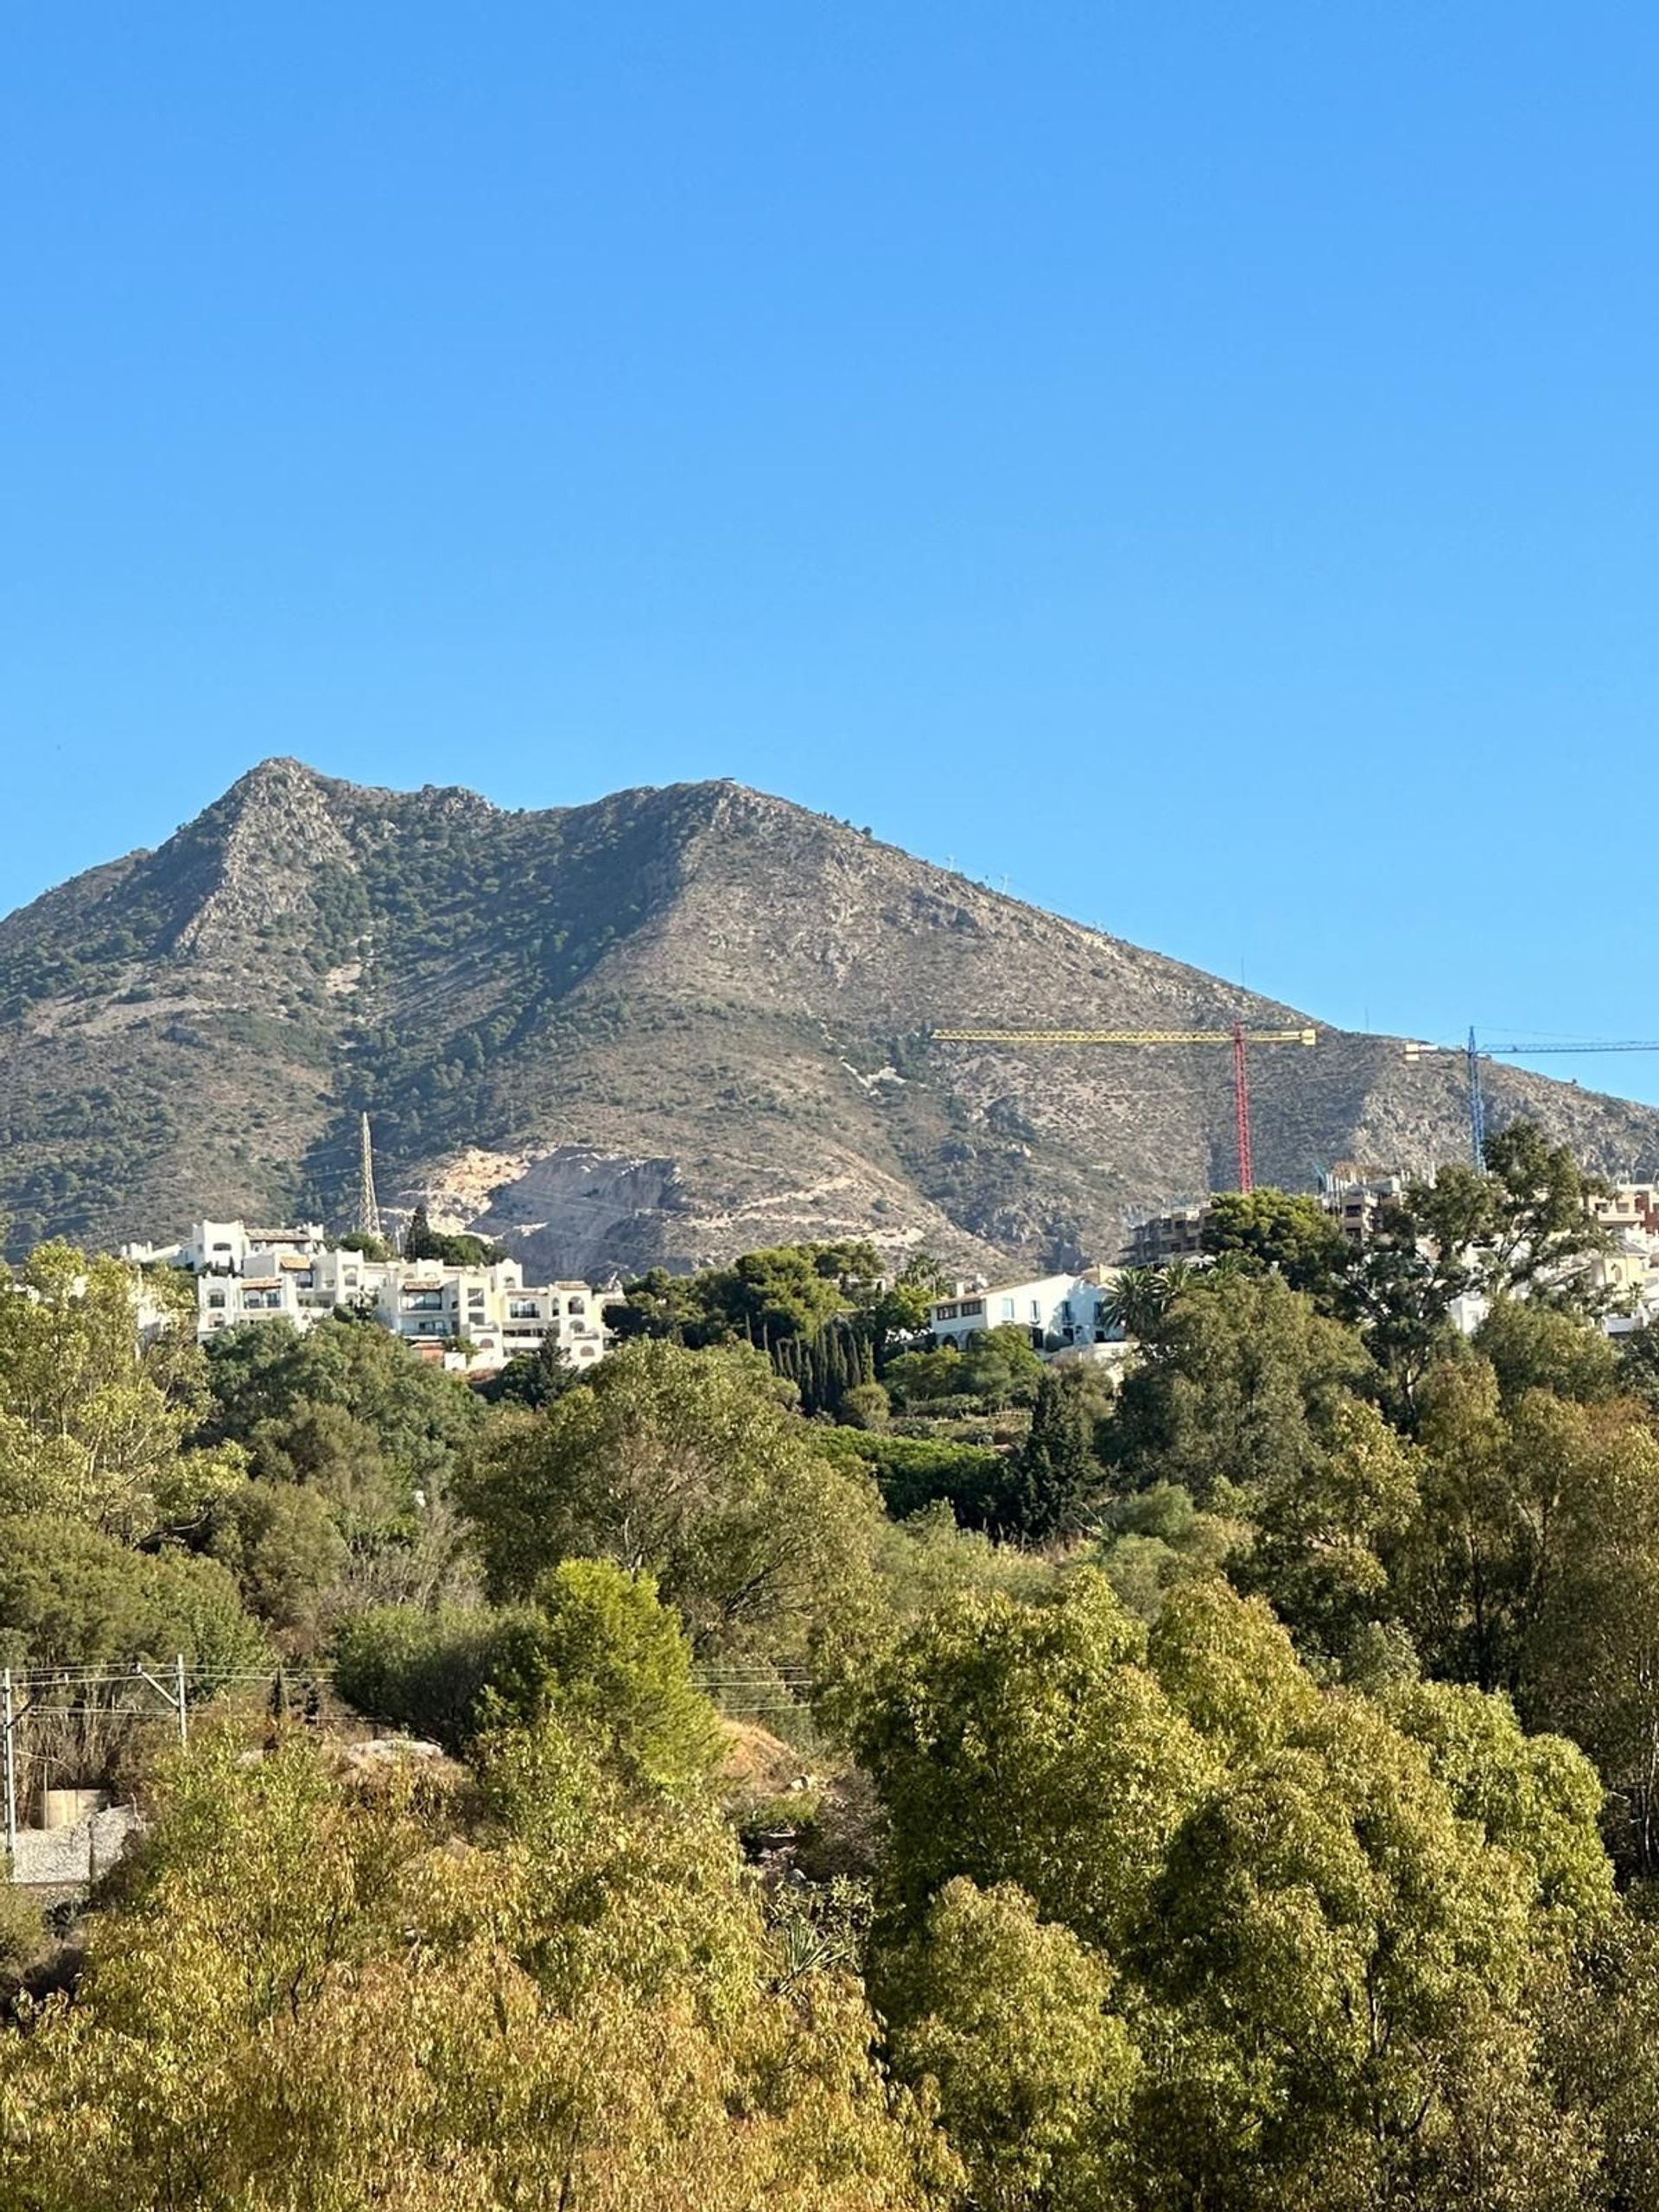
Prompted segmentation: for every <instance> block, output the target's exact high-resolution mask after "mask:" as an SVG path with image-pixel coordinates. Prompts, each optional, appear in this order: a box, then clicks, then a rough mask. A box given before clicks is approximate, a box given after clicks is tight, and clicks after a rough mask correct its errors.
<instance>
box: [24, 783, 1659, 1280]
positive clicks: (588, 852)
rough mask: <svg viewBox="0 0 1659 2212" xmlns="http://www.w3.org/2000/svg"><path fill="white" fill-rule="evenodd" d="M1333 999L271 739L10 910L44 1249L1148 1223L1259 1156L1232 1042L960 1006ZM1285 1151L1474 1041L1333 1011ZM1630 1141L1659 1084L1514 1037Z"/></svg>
mask: <svg viewBox="0 0 1659 2212" xmlns="http://www.w3.org/2000/svg"><path fill="white" fill-rule="evenodd" d="M1240 1015H1242V1016H1243V1019H1244V1020H1246V1021H1248V1022H1249V1023H1250V1024H1251V1025H1252V1026H1266V1027H1283V1026H1286V1025H1292V1024H1298V1023H1300V1022H1302V1021H1304V1020H1308V1019H1310V1018H1311V1017H1308V1016H1305V1015H1303V1014H1300V1012H1298V1011H1297V1010H1295V1009H1293V1008H1291V1007H1285V1006H1281V1005H1279V1004H1277V1003H1275V1002H1274V1001H1268V1000H1264V999H1262V998H1260V997H1258V996H1256V995H1254V994H1251V993H1248V992H1244V991H1241V990H1238V989H1236V988H1232V987H1231V986H1229V985H1227V984H1225V983H1224V982H1221V981H1219V980H1218V979H1217V978H1216V977H1214V976H1207V975H1205V974H1203V973H1201V972H1200V971H1199V970H1198V969H1191V968H1187V967H1184V966H1182V965H1181V964H1179V963H1177V962H1174V961H1172V960H1167V959H1165V958H1163V957H1160V955H1158V954H1156V953H1152V952H1147V951H1144V950H1140V949H1139V948H1137V947H1135V946H1134V945H1129V944H1123V943H1121V942H1119V941H1118V940H1116V939H1114V938H1107V937H1104V936H1102V935H1101V934H1099V933H1098V932H1096V931H1092V930H1088V929H1084V928H1083V927H1081V926H1080V925H1077V924H1075V923H1071V922H1067V921H1064V920H1061V919H1058V918H1056V917H1054V916H1052V915H1049V914H1046V913H1043V912H1039V911H1038V910H1037V909H1035V908H1033V907H1029V906H1023V905H1021V904H1020V903H1019V902H1018V901H1016V900H1014V899H1007V898H1004V897H1001V896H999V895H998V894H997V893H994V892H991V891H988V890H987V889H985V888H984V887H982V886H980V885H976V884H973V883H970V882H968V881H967V880H964V879H963V878H962V877H960V876H957V875H955V874H949V873H947V872H946V871H944V870H942V869H939V868H931V867H929V866H927V865H926V864H925V863H924V862H921V861H916V860H914V859H912V858H911V857H910V856H909V855H906V854H905V853H902V852H900V851H899V850H898V849H895V848H893V847H892V846H888V845H883V844H880V843H878V842H875V841H874V840H873V839H870V838H868V837H867V836H863V835H862V834H861V833H860V832H858V831H856V830H854V829H849V828H847V827H846V826H844V825H842V824H841V823H836V822H833V821H830V820H829V819H828V818H827V817H823V816H819V815H814V814H810V813H808V812H806V811H805V810H803V809H801V808H798V807H796V806H792V805H790V804H787V803H786V802H785V801H783V800H780V799H775V798H767V797H765V796H764V795H762V794H760V793H757V792H753V791H747V790H744V789H742V788H741V787H740V786H738V785H733V784H727V783H717V784H699V785H675V786H672V787H671V788H669V789H666V790H653V791H622V792H619V793H617V794H615V795H614V796H613V797H612V798H607V799H603V800H601V801H600V802H598V803H597V804H594V805H592V806H585V807H574V808H566V809H559V810H550V811H547V812H539V813H518V814H513V813H505V812H502V811H500V810H498V809H496V808H494V807H492V806H491V805H489V804H487V802H486V801H485V800H483V799H481V798H476V797H474V795H473V794H472V793H470V792H467V791H454V790H436V789H433V788H430V787H429V788H428V789H426V790H423V791H417V792H412V793H395V792H391V791H373V790H365V789H362V788H359V787H358V786H355V785H350V784H346V783H340V782H337V781H334V780H333V779H328V778H325V777H322V776H320V775H317V774H315V772H313V771H311V770H310V769H308V768H306V767H304V766H302V765H301V764H300V763H298V762H297V761H292V760H274V761H267V762H265V763H264V765H263V766H260V767H258V768H257V769H255V770H253V771H252V772H251V773H250V774H248V775H247V776H245V777H243V778H242V779H241V780H240V781H239V782H238V783H237V784H236V785H233V786H232V789H231V790H230V791H227V792H226V795H225V796H224V798H221V799H219V800H218V801H217V802H216V803H215V804H213V806H211V807H209V808H208V809H207V810H206V812H205V813H203V814H202V815H200V817H198V818H197V819H196V820H195V821H194V822H193V823H188V824H187V825H186V827H185V828H183V829H181V830H180V831H179V832H178V833H177V835H176V836H174V837H172V838H171V839H169V840H168V842H167V843H166V844H165V845H163V846H162V847H161V848H160V849H158V850H157V851H156V852H154V853H137V854H133V855H129V856H128V857H127V858H126V859H124V860H122V861H114V862H111V864H109V865H108V866H106V867H103V868H96V869H93V870H91V871H90V872H89V873H88V874H85V875H82V876H79V877H77V878H76V879H75V880H73V882H70V883H68V884H66V885H64V886H62V887H60V889H58V890H56V891H54V892H51V893H48V894H47V896H46V897H45V898H43V899H38V900H36V901H35V904H34V905H32V906H29V907H26V908H24V909H22V910H21V911H20V912H17V913H15V914H12V915H10V916H9V917H8V918H6V919H5V920H4V921H3V922H0V1147H3V1148H0V1206H3V1207H4V1208H5V1209H6V1210H7V1211H8V1212H9V1214H10V1223H11V1230H10V1244H11V1247H12V1249H16V1248H17V1247H18V1246H20V1245H22V1244H25V1243H29V1242H30V1241H32V1240H33V1239H34V1238H35V1237H37V1236H41V1235H42V1234H45V1233H49V1232H50V1233H55V1232H64V1233H68V1234H72V1235H74V1236H80V1237H82V1238H85V1239H86V1240H88V1241H90V1242H94V1243H111V1242H113V1241H115V1240H116V1239H118V1238H119V1237H122V1236H139V1235H152V1236H160V1235H162V1234H163V1233H172V1232H175V1231H176V1230H179V1229H180V1228H181V1227H182V1226H183V1225H184V1224H186V1223H187V1222H188V1220H189V1219H191V1218H192V1217H198V1216H200V1215H203V1214H207V1215H208V1216H213V1217H222V1216H226V1215H233V1214H246V1215H249V1216H251V1217H260V1218H265V1219H269V1218H271V1217H275V1216H278V1215H284V1214H288V1215H291V1214H293V1213H295V1212H296V1211H312V1212H316V1213H321V1215H323V1216H324V1217H326V1218H329V1219H333V1220H336V1221H339V1220H342V1219H344V1218H346V1217H348V1216H349V1213H350V1211H351V1204H352V1179H353V1163H354V1159H355V1124H356V1116H357V1115H358V1113H359V1111H361V1110H363V1109H367V1110H368V1111H370V1112H371V1114H372V1116H373V1120H374V1127H375V1133H376V1142H377V1147H378V1165H379V1171H380V1185H381V1195H382V1198H383V1199H385V1198H391V1199H392V1200H393V1201H394V1202H395V1203H399V1204H404V1205H407V1204H410V1203H412V1202H413V1200H414V1199H415V1198H417V1197H423V1198H427V1199H428V1200H429V1202H430V1203H431V1204H432V1205H433V1208H434V1211H435V1212H438V1213H440V1214H446V1215H449V1216H453V1217H457V1218H461V1219H465V1220H467V1221H468V1222H473V1223H476V1224H479V1225H480V1226H482V1227H483V1228H485V1229H486V1230H487V1231H488V1232H490V1233H492V1234H498V1235H501V1236H505V1237H506V1238H507V1239H508V1240H509V1241H511V1242H513V1243H516V1244H517V1245H518V1246H519V1247H520V1248H521V1249H523V1250H524V1254H525V1256H526V1259H527V1261H528V1262H530V1263H531V1264H532V1265H534V1266H537V1267H538V1268H541V1267H545V1268H552V1269H556V1270H559V1271H563V1272H569V1273H576V1272H585V1271H592V1270H594V1269H595V1268H608V1267H610V1266H613V1265H618V1266H623V1267H631V1266H638V1265H641V1264H645V1263H647V1262H652V1261H655V1260H664V1261H667V1262H671V1263H675V1264H690V1263H692V1262H701V1261H705V1260H708V1259H711V1258H715V1257H718V1256H721V1255H726V1254H729V1253H730V1252H732V1251H734V1250H737V1249H744V1248H746V1247H750V1246H753V1245H757V1244H761V1243H770V1242H775V1241H779V1240H780V1239H782V1238H785V1237H790V1236H805V1235H843V1234H859V1235H868V1236H874V1238H875V1239H877V1241H879V1242H880V1243H882V1244H884V1245H885V1246H887V1247H888V1248H889V1249H904V1248H905V1247H906V1245H908V1244H912V1243H927V1244H928V1245H929V1246H931V1248H932V1249H935V1250H938V1251H939V1252H941V1253H942V1254H944V1255H948V1256H950V1257H952V1258H954V1259H957V1260H958V1261H960V1262H964V1263H967V1262H976V1263H981V1264H986V1265H989V1264H992V1263H993V1262H995V1261H996V1260H997V1259H999V1258H1001V1257H1014V1256H1018V1257H1020V1258H1021V1259H1027V1258H1033V1259H1034V1258H1036V1257H1038V1256H1039V1255H1042V1254H1045V1253H1048V1252H1053V1253H1056V1254H1058V1253H1066V1254H1071V1255H1075V1254H1081V1253H1087V1254H1090V1255H1096V1254H1102V1253H1107V1254H1109V1253H1110V1252H1111V1251H1112V1250H1114V1249H1116V1246H1117V1244H1118V1243H1119V1242H1120V1241H1121V1237H1122V1230H1123V1227H1124V1224H1125V1223H1126V1222H1127V1221H1128V1220H1129V1219H1131V1218H1133V1217H1135V1215H1137V1214H1138V1213H1141V1212H1144V1211H1147V1209H1148V1208H1149V1207H1150V1206H1153V1205H1157V1204H1158V1203H1160V1201H1162V1200H1164V1199H1165V1198H1179V1197H1182V1196H1191V1195H1195V1194H1197V1193H1198V1192H1201V1191H1203V1190H1204V1189H1205V1188H1208V1187H1211V1186H1212V1185H1221V1186H1225V1185H1227V1184H1228V1183H1230V1181H1231V1179H1232V1176H1233V1161H1232V1116H1231V1101H1230V1088H1229V1081H1228V1075H1229V1068H1228V1060H1227V1055H1226V1053H1225V1052H1224V1051H1223V1050H1219V1049H1217V1048H1214V1047H1209V1046H1192V1047H1182V1048H1164V1049H1160V1050H1157V1051H1150V1050H1141V1049H1133V1048H1128V1047H1125V1048H1111V1049H1107V1050H1101V1049H1096V1050H1092V1051H1085V1050H1083V1049H1048V1050H1041V1051H1039V1050H1037V1049H1033V1048H1027V1050H1026V1051H1024V1052H1010V1051H1007V1050H1002V1049H998V1050H990V1049H988V1048H985V1047H982V1046H966V1045H958V1046H946V1045H943V1044H937V1043H933V1042H931V1041H930V1037H929V1033H930V1032H931V1030H932V1029H933V1028H935V1027H952V1026H960V1025H975V1026H978V1025H985V1024H991V1025H995V1024H1001V1023H1007V1024H1012V1025H1021V1024H1027V1025H1028V1024H1031V1023H1033V1022H1041V1021H1049V1020H1052V1021H1057V1022H1064V1023H1065V1025H1066V1026H1068V1027H1071V1026H1076V1027H1112V1028H1172V1027H1173V1028H1189V1027H1215V1028H1217V1029H1224V1028H1225V1027H1227V1026H1228V1025H1229V1024H1230V1023H1231V1021H1232V1020H1234V1019H1235V1017H1236V1016H1240ZM1252 1081H1253V1090H1254V1093H1255V1108H1256V1173H1257V1176H1258V1179H1262V1180H1271V1181H1275V1182H1284V1183H1287V1184H1289V1185H1293V1186H1296V1185H1307V1184H1309V1183H1310V1182H1311V1181H1312V1180H1313V1177H1314V1176H1315V1174H1316V1173H1318V1171H1319V1168H1320V1167H1322V1166H1326V1165H1328V1164H1329V1163H1330V1162H1332V1160H1338V1159H1345V1158H1363V1159H1365V1160H1375V1161H1380V1162H1384V1163H1387V1164H1390V1165H1392V1164H1396V1163H1397V1164H1402V1165H1405V1166H1412V1167H1417V1166H1429V1165H1432V1164H1433V1162H1434V1161H1435V1160H1439V1159H1442V1158H1446V1157H1453V1156H1457V1155H1458V1154H1459V1152H1460V1150H1461V1147H1462V1143H1463V1137H1462V1128H1463V1100H1462V1095H1461V1087H1460V1083H1459V1070H1458V1068H1457V1066H1456V1065H1455V1064H1452V1063H1448V1064H1446V1065H1437V1064H1435V1063H1433V1062H1429V1063H1427V1064H1424V1065H1415V1066H1411V1065H1408V1064H1407V1063H1406V1061H1405V1060H1404V1058H1403V1057H1402V1053H1401V1051H1400V1046H1399V1044H1398V1041H1397V1040H1394V1039H1386V1038H1375V1037H1364V1036H1357V1035H1352V1034H1346V1033H1338V1032H1331V1031H1324V1030H1322V1031H1321V1034H1320V1042H1319V1046H1318V1047H1317V1048H1316V1049H1315V1050H1313V1051H1312V1052H1305V1051H1301V1050H1300V1049H1296V1048H1294V1047H1290V1048H1275V1049H1271V1050H1268V1049H1264V1050H1262V1051H1260V1052H1257V1053H1256V1054H1255V1056H1254V1058H1253V1061H1252ZM1491 1103H1492V1106H1493V1109H1494V1112H1495V1114H1496V1116H1497V1117H1498V1118H1500V1119H1501V1118H1503V1117H1505V1116H1510V1115H1513V1114H1515V1113H1516V1112H1519V1111H1527V1112H1530V1113H1533V1114H1535V1115H1536V1116H1538V1117H1539V1118H1540V1119H1541V1121H1543V1122H1545V1124H1546V1125H1547V1126H1548V1128H1551V1129H1552V1130H1554V1131H1555V1132H1557V1133H1558V1134H1560V1135H1563V1136H1566V1137H1567V1138H1569V1139H1570V1140H1571V1141H1573V1144H1574V1145H1575V1146H1576V1147H1578V1148H1579V1149H1580V1151H1581V1152H1582V1153H1583V1154H1585V1156H1586V1158H1588V1159H1590V1160H1592V1161H1595V1162H1597V1163H1599V1164H1601V1165H1603V1166H1607V1167H1610V1168H1615V1169H1619V1170H1625V1169H1628V1168H1629V1167H1630V1166H1632V1165H1635V1166H1652V1165H1653V1164H1654V1163H1655V1162H1656V1161H1659V1113H1656V1112H1655V1111H1653V1110H1651V1109H1647V1108H1643V1107H1639V1106H1635V1105H1632V1104H1630V1103H1626V1102H1624V1101H1620V1100H1616V1099H1607V1098H1602V1097H1599V1096H1595V1095H1592V1094H1589V1093H1586V1092H1582V1091H1580V1090H1577V1089H1576V1088H1574V1087H1573V1086H1570V1085H1565V1084H1552V1083H1549V1082H1548V1081H1546V1080H1544V1079H1543V1078H1541V1077H1534V1076H1529V1075H1524V1074H1522V1073H1520V1072H1518V1071H1508V1070H1503V1069H1500V1070H1496V1071H1493V1074H1492V1078H1491Z"/></svg>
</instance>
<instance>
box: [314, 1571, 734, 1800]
mask: <svg viewBox="0 0 1659 2212" xmlns="http://www.w3.org/2000/svg"><path fill="white" fill-rule="evenodd" d="M335 1681H336V1685H337V1687H338V1688H339V1690H340V1694H341V1695H342V1696H343V1697H345V1698H346V1699H348V1700H350V1701H351V1702H352V1703H353V1704H354V1705H357V1706H359V1707H360V1708H361V1709H362V1710H363V1711H365V1712H366V1713H372V1714H375V1715H377V1716H378V1717H379V1718H380V1719H387V1720H391V1721H395V1722H396V1723H397V1725H398V1726H402V1727H405V1728H411V1729H413V1730H415V1731H416V1732H417V1733H418V1734H421V1735H425V1736H431V1737H435V1738H437V1740H438V1741H439V1742H440V1743H442V1744H443V1745H446V1746H447V1747H448V1749H449V1750H451V1751H465V1750H466V1749H467V1747H468V1746H469V1745H471V1744H472V1743H473V1742H474V1739H475V1738H477V1737H478V1736H479V1735H480V1733H482V1732H485V1731H486V1730H489V1729H493V1728H499V1727H500V1726H503V1725H504V1724H505V1723H508V1722H512V1723H513V1724H516V1725H519V1726H531V1725H539V1724H541V1723H543V1722H544V1721H547V1720H549V1719H556V1721H557V1722H558V1723H559V1725H560V1726H563V1727H564V1728H566V1729H569V1730H572V1731H575V1732H577V1733H579V1734H580V1735H581V1736H582V1738H583V1740H584V1741H585V1742H586V1743H587V1744H588V1745H589V1747H590V1748H591V1749H593V1750H594V1751H596V1752H598V1754H599V1755H600V1756H601V1757H602V1758H604V1759H605V1761H606V1762H607V1765H609V1766H610V1767H611V1768H612V1769H613V1770H614V1771H616V1772H618V1773H619V1774H620V1775H621V1776H622V1777H624V1778H625V1779H626V1781H628V1782H629V1783H634V1784H638V1785H639V1786H641V1787H645V1788H649V1789H666V1790H670V1791H672V1792H681V1793H683V1791H685V1790H686V1789H690V1788H692V1787H693V1786H695V1785H696V1784H698V1783H702V1782H703V1781H705V1780H706V1779H707V1778H708V1776H709V1771H710V1769H711V1766H712V1764H713V1762H714V1760H715V1757H716V1756H717V1754H718V1751H719V1750H720V1748H721V1733H720V1730H719V1727H718V1725H717V1723H716V1721H715V1715H714V1710H713V1708H712V1707H711V1706H710V1705H709V1701H708V1700H707V1698H706V1697H705V1696H704V1695H703V1694H702V1692H701V1691H700V1690H699V1689H698V1688H696V1684H695V1682H694V1681H693V1679H692V1672H691V1652H690V1644H689V1643H688V1642H687V1640H686V1637H685V1635H684V1632H683V1630H682V1628H681V1626H680V1624H679V1622H678V1620H677V1618H676V1617H675V1615H674V1614H673V1613H672V1612H671V1611H669V1610H668V1608H667V1607H666V1606H664V1605H662V1604H661V1603H660V1602H659V1601H658V1597H657V1592H656V1589H655V1587H654V1586H653V1585H652V1581H651V1580H650V1578H649V1576H631V1575H627V1574H625V1573H622V1571H621V1570H620V1568H618V1567H613V1566H611V1565H610V1564H609V1563H608V1562H607V1561H605V1560H566V1561H565V1563H564V1564H563V1566H562V1567H556V1568H555V1569H554V1570H553V1571H552V1573H550V1574H548V1575H546V1576H544V1577H543V1580H542V1581H541V1583H540V1584H539V1585H538V1586H537V1591H536V1594H535V1599H534V1600H533V1602H531V1603H530V1604H527V1605H517V1606H512V1607H510V1608H505V1609H501V1610H498V1609H496V1608H493V1607H488V1606H485V1607H472V1608H461V1607H449V1608H444V1609H441V1610H440V1611H436V1612H427V1611H422V1610H421V1609H420V1608H419V1607H417V1606H413V1605H389V1606H383V1607H378V1608H376V1609H373V1610H372V1611H367V1612H364V1613H360V1614H358V1615H356V1616H355V1617H353V1618H351V1619H349V1620H347V1621H346V1622H344V1623H343V1624H342V1625H341V1628H340V1635H339V1637H338V1639H337V1643H336V1646H335Z"/></svg>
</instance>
